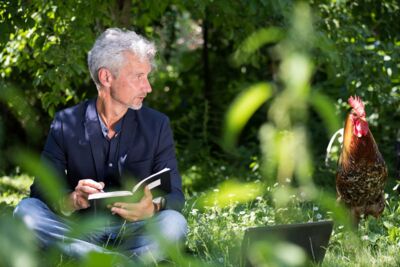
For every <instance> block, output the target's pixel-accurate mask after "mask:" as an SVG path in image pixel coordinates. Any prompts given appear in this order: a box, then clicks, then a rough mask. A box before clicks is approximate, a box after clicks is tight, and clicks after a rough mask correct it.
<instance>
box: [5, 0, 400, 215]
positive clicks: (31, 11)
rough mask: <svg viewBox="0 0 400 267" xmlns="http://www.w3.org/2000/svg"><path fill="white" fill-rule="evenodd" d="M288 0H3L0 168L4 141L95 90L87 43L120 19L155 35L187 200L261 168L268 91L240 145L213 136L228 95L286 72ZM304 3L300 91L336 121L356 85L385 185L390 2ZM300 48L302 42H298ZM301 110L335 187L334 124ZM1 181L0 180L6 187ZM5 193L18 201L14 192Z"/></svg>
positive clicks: (394, 96)
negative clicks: (266, 36) (306, 87)
mask: <svg viewBox="0 0 400 267" xmlns="http://www.w3.org/2000/svg"><path fill="white" fill-rule="evenodd" d="M297 2H304V1H291V0H283V1H268V0H238V1H225V0H214V1H212V0H203V1H194V0H167V1H157V0H148V1H135V0H132V1H131V0H115V1H105V0H90V1H61V0H48V1H28V0H25V1H24V0H17V1H11V0H5V1H2V2H1V3H0V63H1V68H0V77H1V79H0V110H1V117H0V158H1V159H2V160H1V161H0V174H1V175H2V176H3V177H8V176H14V175H19V174H20V173H21V170H20V167H19V166H17V165H15V164H14V163H12V162H11V157H10V154H12V153H13V152H12V151H14V150H13V148H14V147H16V146H21V145H22V146H24V147H27V148H30V149H32V150H34V151H37V152H39V151H40V150H41V148H42V146H43V143H44V140H45V138H46V134H47V131H48V128H49V125H50V122H51V120H52V117H53V116H54V113H55V112H56V111H57V110H60V109H62V108H64V107H67V106H71V105H74V104H76V103H78V102H80V101H82V100H83V99H87V98H91V97H95V96H96V89H95V86H94V85H93V83H92V81H91V80H90V75H89V73H88V70H87V64H86V56H87V51H88V50H89V49H90V48H91V46H92V44H93V42H94V40H95V38H96V36H97V35H98V34H99V33H100V32H102V31H103V30H104V29H106V28H108V27H123V28H127V29H134V30H135V31H137V32H138V33H140V34H142V35H144V36H146V37H148V38H149V39H151V40H154V41H155V43H156V45H157V47H158V48H159V54H158V57H157V69H156V71H155V72H154V73H153V75H152V77H151V82H152V85H153V89H154V90H153V93H152V94H151V95H150V96H149V97H148V99H147V104H148V105H149V106H151V107H154V108H156V109H158V110H160V111H162V112H164V113H166V114H167V115H168V116H169V117H170V118H171V121H172V127H173V130H174V135H175V141H176V146H177V153H178V159H179V161H180V162H179V166H180V170H181V172H182V174H183V179H184V181H183V182H184V189H185V191H186V194H187V196H188V197H189V200H190V201H189V204H188V205H189V206H190V204H191V203H192V202H191V201H193V202H196V199H197V197H198V196H200V195H202V194H203V192H206V191H207V190H212V189H213V188H215V187H216V186H217V185H218V184H219V183H220V182H223V181H225V180H237V181H240V182H246V181H247V182H248V181H253V182H257V181H259V180H262V177H263V175H262V174H261V173H260V169H259V167H260V165H262V162H261V161H262V160H261V158H262V151H261V149H260V140H259V138H258V137H259V130H260V127H261V125H262V124H263V123H265V122H266V121H270V120H271V117H270V115H268V114H269V113H268V112H269V110H270V108H271V107H272V106H273V105H272V104H273V103H274V102H273V101H272V100H268V101H266V102H265V103H264V104H263V105H261V107H260V108H259V109H258V110H257V112H255V113H254V115H253V116H252V117H251V118H250V119H249V121H248V122H247V123H246V125H245V127H244V129H243V131H242V132H241V134H240V136H239V138H238V140H237V145H236V146H235V147H229V148H228V149H227V148H226V146H224V139H223V138H222V136H223V129H224V119H225V115H226V112H227V111H228V109H229V107H230V103H232V102H233V101H234V99H236V97H237V96H238V95H239V94H240V93H242V92H244V91H245V89H246V88H248V87H249V86H251V85H253V84H255V83H258V82H265V81H267V82H269V83H270V84H272V85H273V88H274V93H275V95H279V94H280V93H282V92H283V91H284V89H285V85H284V82H285V81H284V80H282V78H281V77H280V75H279V71H280V66H281V60H282V57H281V56H280V55H279V49H280V47H281V42H280V41H281V40H282V39H285V38H286V37H287V36H288V35H289V31H290V27H291V19H290V18H291V17H292V9H293V6H294V4H295V3H297ZM307 3H308V4H309V5H310V7H311V9H312V15H313V16H312V19H313V21H312V22H313V25H314V28H313V33H312V34H310V35H308V36H309V39H308V42H307V41H305V43H304V50H306V49H307V55H308V57H309V58H310V60H311V61H312V64H313V73H312V78H311V81H310V82H311V87H312V94H310V100H309V101H310V102H312V99H313V96H315V94H314V93H316V94H318V93H319V94H322V95H323V96H324V97H326V98H327V99H328V102H329V103H331V104H332V105H333V106H334V112H333V113H334V114H331V115H333V117H334V119H335V120H338V121H340V122H342V121H343V118H344V116H345V113H346V111H347V107H348V106H347V104H346V103H347V99H348V97H349V96H350V95H354V94H357V95H359V96H361V97H362V99H363V100H364V102H365V103H366V110H367V115H368V121H369V123H370V128H371V131H372V132H373V134H374V137H375V139H376V141H377V143H378V145H379V148H380V151H381V152H382V154H383V155H384V158H385V160H386V162H387V164H388V167H389V183H388V186H387V190H386V191H387V192H390V193H391V192H392V191H391V188H392V187H393V185H394V184H395V181H396V178H398V177H399V176H398V174H397V173H398V169H399V164H400V163H399V159H398V157H399V156H398V155H396V145H397V146H399V145H398V144H399V140H400V132H399V122H400V118H399V116H400V112H399V111H400V110H399V109H400V105H399V99H400V91H399V90H400V88H399V83H400V73H399V66H400V65H399V62H398V60H397V59H398V58H399V52H400V38H399V37H400V36H399V35H400V26H399V23H398V21H400V18H399V16H400V15H399V14H400V13H399V11H400V10H399V3H398V1H396V0H385V1H374V0H358V1H345V0H342V1H340V0H337V1H333V0H332V1H329V0H314V1H308V2H307ZM271 27H274V28H276V29H279V30H280V32H281V33H282V36H277V37H276V38H275V39H273V40H270V41H264V42H263V41H260V43H261V45H259V46H257V44H254V46H255V48H254V47H253V48H251V45H250V48H251V53H250V52H248V53H246V46H245V44H246V40H248V39H247V38H248V37H249V36H251V34H253V33H255V32H257V31H258V30H261V29H270V28H271ZM306 39H307V38H306ZM291 42H292V43H296V40H295V39H291ZM309 45H310V47H308V46H309ZM297 49H298V50H300V52H302V48H301V47H300V48H297ZM243 51H244V52H243ZM303 52H304V51H303ZM241 53H242V54H241ZM295 103H296V102H295ZM299 103H300V102H299ZM308 105H310V106H311V107H312V105H311V103H308ZM306 117H307V118H306V119H304V118H303V120H302V123H304V124H305V129H306V131H307V134H308V138H309V139H308V143H309V144H310V145H308V149H309V152H310V154H311V161H312V164H313V168H314V174H313V177H312V179H313V182H314V183H316V185H317V186H320V188H321V190H326V191H327V192H330V193H332V194H333V193H334V170H335V160H336V159H337V156H338V153H337V152H338V150H339V146H338V145H337V144H336V146H335V147H334V150H333V153H332V155H331V157H332V158H331V160H330V161H329V163H330V165H329V166H328V167H326V166H325V165H324V158H325V149H326V146H327V143H328V141H329V138H330V134H331V133H332V129H329V127H326V126H325V124H324V118H323V116H321V112H320V111H319V110H318V108H315V107H314V109H311V110H310V111H309V112H308V113H307V115H306ZM275 123H277V122H276V121H275ZM333 125H334V124H333ZM267 149H268V148H267ZM397 153H398V152H397ZM6 180H7V179H6ZM5 184H12V182H9V180H7V182H6V183H5ZM16 187H18V186H16ZM4 188H5V187H4V185H3V189H2V190H3V191H0V192H2V193H4V192H6V191H7V189H4ZM7 205H8V206H13V205H15V199H13V198H11V199H9V200H8V202H7ZM8 209H9V208H8ZM213 212H214V211H211V214H212V213H213ZM256 212H257V211H256ZM278 213H279V212H278ZM206 214H207V213H206ZM196 216H197V215H196ZM196 216H194V218H196ZM204 218H206V217H204ZM303 219H304V218H303Z"/></svg>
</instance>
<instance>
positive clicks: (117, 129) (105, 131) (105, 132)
mask: <svg viewBox="0 0 400 267" xmlns="http://www.w3.org/2000/svg"><path fill="white" fill-rule="evenodd" d="M97 117H98V118H99V121H100V127H101V132H102V133H103V136H104V137H105V138H107V139H108V128H107V126H106V124H105V123H104V122H103V120H102V119H101V117H100V114H99V113H98V112H97ZM123 119H124V117H122V119H120V120H119V121H118V122H117V124H116V125H115V136H118V135H119V133H120V132H121V129H122V121H123Z"/></svg>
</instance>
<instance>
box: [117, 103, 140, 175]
mask: <svg viewBox="0 0 400 267" xmlns="http://www.w3.org/2000/svg"><path fill="white" fill-rule="evenodd" d="M136 112H137V111H134V110H131V109H128V112H127V113H126V114H125V117H124V121H123V123H122V130H121V140H120V142H121V143H120V146H119V147H120V151H119V159H118V171H119V175H122V172H123V167H124V164H125V161H126V158H127V156H128V153H132V151H130V148H131V147H132V144H133V140H134V139H135V135H136V128H137V120H136V116H137V114H136Z"/></svg>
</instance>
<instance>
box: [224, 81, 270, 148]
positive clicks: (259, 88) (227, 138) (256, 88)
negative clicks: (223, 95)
mask: <svg viewBox="0 0 400 267" xmlns="http://www.w3.org/2000/svg"><path fill="white" fill-rule="evenodd" d="M271 95H272V87H271V85H270V84H268V83H258V84H255V85H252V86H250V87H249V88H247V89H246V90H244V91H243V92H242V93H241V94H240V95H239V96H238V97H237V98H236V99H235V101H234V102H233V103H232V104H231V106H230V107H229V110H228V112H227V115H226V118H225V127H224V140H223V141H224V144H225V147H226V148H232V147H233V146H234V145H235V143H236V141H237V138H238V136H239V134H240V132H241V131H242V129H243V127H244V126H245V124H246V123H247V122H248V120H249V119H250V117H251V116H252V115H253V114H254V112H256V110H257V109H258V108H260V107H261V105H262V104H264V103H265V102H266V101H267V100H268V99H269V98H270V97H271Z"/></svg>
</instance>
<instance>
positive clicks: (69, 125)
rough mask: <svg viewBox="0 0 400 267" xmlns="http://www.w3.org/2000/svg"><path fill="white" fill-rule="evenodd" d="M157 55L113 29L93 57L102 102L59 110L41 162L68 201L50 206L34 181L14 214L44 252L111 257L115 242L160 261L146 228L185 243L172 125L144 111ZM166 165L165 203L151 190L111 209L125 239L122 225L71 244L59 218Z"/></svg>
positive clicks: (140, 40)
mask: <svg viewBox="0 0 400 267" xmlns="http://www.w3.org/2000/svg"><path fill="white" fill-rule="evenodd" d="M155 53H156V51H155V47H154V44H153V43H150V42H149V41H147V40H146V39H144V38H143V37H142V36H139V35H137V34H136V33H135V32H133V31H122V30H120V29H116V28H112V29H108V30H106V31H105V32H104V33H103V34H102V35H101V36H100V37H99V38H98V39H97V40H96V42H95V44H94V46H93V48H92V49H91V51H90V52H89V55H88V65H89V70H90V74H91V76H92V79H93V81H94V83H95V84H96V87H97V90H98V97H97V98H96V99H93V100H88V101H85V102H83V103H80V104H78V105H77V106H74V107H71V108H68V109H65V110H62V111H60V112H58V113H57V114H56V116H55V118H54V121H53V123H52V125H51V128H50V132H49V135H48V138H47V141H46V144H45V146H44V150H43V152H42V159H43V160H44V161H47V162H50V163H51V164H52V166H54V167H55V169H56V171H57V172H58V174H59V176H61V177H62V178H63V180H64V181H65V183H66V184H67V188H66V191H65V196H64V197H63V201H60V203H48V201H47V199H46V198H45V197H44V195H43V192H41V191H42V190H40V189H41V187H40V184H39V183H38V182H37V181H36V180H35V182H34V183H33V185H32V186H31V194H30V198H26V199H23V200H22V201H21V202H20V203H19V204H18V206H17V207H16V209H15V211H14V215H15V216H17V217H20V218H22V219H23V220H24V222H25V223H26V225H27V226H28V227H29V228H31V229H32V230H34V231H35V233H36V235H37V237H38V239H39V240H40V241H41V244H42V245H43V246H44V247H48V246H52V245H55V244H57V245H59V246H60V247H61V249H62V250H63V251H64V252H65V253H67V254H69V255H72V256H81V255H84V254H85V253H87V252H90V251H101V252H107V250H105V249H104V248H103V247H102V246H104V244H105V243H106V242H107V243H108V244H110V243H112V241H113V240H116V239H118V240H119V241H118V243H119V246H118V249H120V250H121V251H123V252H125V254H126V255H128V256H130V255H139V256H140V255H143V254H148V253H151V254H152V257H155V258H156V259H157V258H158V259H160V258H161V257H162V253H161V250H160V246H159V244H158V242H156V241H155V239H154V238H153V237H152V236H151V235H150V234H148V233H146V231H145V226H147V225H148V224H151V225H152V227H153V228H156V229H158V232H159V234H160V236H161V239H165V240H166V241H168V242H176V243H178V242H179V241H182V240H183V239H184V238H185V235H186V231H187V224H186V220H185V218H184V217H183V216H182V215H181V213H179V211H180V210H181V209H182V207H183V205H184V196H183V193H182V182H181V177H180V175H179V173H178V169H177V162H176V158H175V152H174V141H173V137H172V132H171V129H170V126H169V121H168V118H167V117H166V116H165V115H163V114H162V113H159V112H157V111H155V110H152V109H150V108H148V107H142V102H143V100H144V98H145V97H146V96H147V94H149V93H150V92H151V90H152V88H151V86H150V83H149V81H148V75H149V73H150V72H151V68H152V62H153V58H154V55H155ZM166 167H168V168H170V169H171V187H172V191H171V193H170V194H168V195H166V196H165V198H163V199H162V201H159V202H153V197H152V194H151V192H150V190H149V189H148V188H147V187H146V189H145V192H144V197H143V198H142V199H141V200H140V202H138V203H114V204H113V205H112V206H111V207H109V208H110V213H112V214H114V216H120V217H121V218H123V219H125V220H126V222H127V223H126V224H123V225H124V236H123V238H122V240H120V238H121V236H120V233H121V224H117V225H112V226H110V227H106V228H104V229H102V231H94V232H93V234H91V235H90V236H88V237H87V238H82V239H74V238H68V232H69V229H71V227H72V226H71V225H70V224H68V222H66V220H65V218H64V217H63V216H62V215H66V216H69V215H70V214H71V213H75V214H76V213H78V214H79V213H83V211H86V213H88V212H87V211H90V203H89V201H88V196H89V195H90V194H93V193H98V192H101V191H103V190H107V189H110V188H113V189H115V188H120V187H122V186H123V185H124V184H125V183H126V182H127V181H125V180H126V179H128V178H126V177H127V176H125V175H123V174H124V173H130V174H132V175H134V176H135V177H138V178H140V179H143V178H145V177H147V176H149V175H150V174H152V173H155V172H157V171H160V170H162V169H163V168H166ZM67 220H68V219H67Z"/></svg>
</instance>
